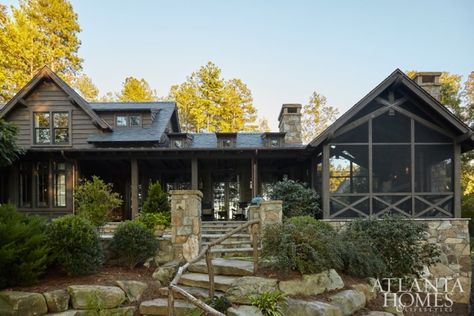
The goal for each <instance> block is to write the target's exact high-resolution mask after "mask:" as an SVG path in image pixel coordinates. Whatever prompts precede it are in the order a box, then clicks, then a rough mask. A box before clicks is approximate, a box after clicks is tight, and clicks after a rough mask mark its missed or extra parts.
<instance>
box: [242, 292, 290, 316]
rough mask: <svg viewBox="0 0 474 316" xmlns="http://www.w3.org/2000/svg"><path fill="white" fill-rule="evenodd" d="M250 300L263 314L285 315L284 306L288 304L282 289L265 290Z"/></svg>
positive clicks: (267, 315) (268, 315)
mask: <svg viewBox="0 0 474 316" xmlns="http://www.w3.org/2000/svg"><path fill="white" fill-rule="evenodd" d="M250 300H251V303H252V305H253V306H256V307H257V308H258V309H259V310H260V311H261V312H262V314H263V316H283V309H282V307H283V306H284V305H286V299H285V296H284V295H283V293H281V292H280V291H272V292H263V293H261V294H259V295H257V296H253V297H251V298H250Z"/></svg>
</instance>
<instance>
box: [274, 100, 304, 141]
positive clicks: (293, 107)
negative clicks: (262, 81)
mask: <svg viewBox="0 0 474 316" xmlns="http://www.w3.org/2000/svg"><path fill="white" fill-rule="evenodd" d="M278 121H279V124H278V128H279V129H280V132H282V133H285V144H290V145H301V144H302V143H303V135H302V130H301V104H283V105H282V107H281V111H280V115H279V116H278Z"/></svg>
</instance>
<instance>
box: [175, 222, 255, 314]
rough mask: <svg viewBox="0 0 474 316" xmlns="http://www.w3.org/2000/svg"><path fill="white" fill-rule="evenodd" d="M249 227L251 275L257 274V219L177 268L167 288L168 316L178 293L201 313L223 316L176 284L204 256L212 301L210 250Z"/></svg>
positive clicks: (220, 239) (207, 247)
mask: <svg viewBox="0 0 474 316" xmlns="http://www.w3.org/2000/svg"><path fill="white" fill-rule="evenodd" d="M249 226H251V234H252V247H253V273H254V275H255V274H256V273H257V270H258V233H259V226H260V220H259V219H254V220H250V221H248V222H246V223H245V224H242V225H240V226H238V227H236V228H234V229H232V230H231V231H230V232H228V233H226V234H225V235H224V236H222V237H220V238H218V239H216V240H214V241H212V242H210V243H209V244H208V245H206V246H205V247H204V248H203V249H202V250H201V252H200V253H199V254H198V255H197V256H196V257H195V258H194V259H192V260H191V261H189V262H187V263H186V264H184V265H183V266H181V267H179V269H178V272H177V273H176V275H175V277H174V278H173V280H172V281H171V283H170V284H169V286H168V315H169V316H174V293H175V292H176V293H179V294H181V295H182V296H183V297H184V298H185V299H186V300H188V301H189V302H190V303H192V304H194V305H196V306H197V307H199V308H201V309H202V310H203V311H205V312H206V313H207V315H211V316H225V315H224V314H222V313H221V312H219V311H217V310H215V309H214V308H212V307H211V306H209V305H207V304H206V303H204V302H203V301H201V300H200V299H198V298H196V297H194V296H193V295H191V294H190V293H188V292H186V291H185V290H184V289H183V288H181V287H179V286H178V282H179V280H180V279H181V277H182V275H183V273H184V272H185V271H186V270H187V269H188V268H189V266H190V265H192V264H193V263H196V262H198V261H199V260H201V259H202V258H203V257H204V256H205V257H206V266H207V273H208V275H209V298H210V299H213V298H214V292H215V285H214V267H213V265H212V252H211V248H212V247H214V246H217V245H219V244H221V243H222V242H223V241H225V240H226V239H228V238H230V237H232V235H235V234H236V233H238V232H240V231H241V230H243V229H245V228H248V227H249Z"/></svg>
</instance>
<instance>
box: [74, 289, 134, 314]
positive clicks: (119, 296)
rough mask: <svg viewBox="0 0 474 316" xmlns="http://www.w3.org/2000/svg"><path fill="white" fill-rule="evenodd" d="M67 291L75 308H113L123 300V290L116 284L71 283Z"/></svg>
mask: <svg viewBox="0 0 474 316" xmlns="http://www.w3.org/2000/svg"><path fill="white" fill-rule="evenodd" d="M67 291H68V293H69V295H71V303H72V306H73V307H74V308H75V309H91V308H94V306H96V305H98V306H100V307H102V308H115V307H118V306H119V305H120V304H122V303H123V302H124V301H125V292H124V291H122V290H121V289H120V288H119V287H116V286H102V285H71V286H69V287H68V288H67Z"/></svg>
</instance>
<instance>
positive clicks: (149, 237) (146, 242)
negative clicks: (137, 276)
mask: <svg viewBox="0 0 474 316" xmlns="http://www.w3.org/2000/svg"><path fill="white" fill-rule="evenodd" d="M110 249H111V250H112V252H113V253H115V254H116V255H118V256H119V257H120V258H123V259H124V260H125V262H126V264H127V266H128V267H129V268H130V269H133V268H135V266H136V265H137V264H139V263H140V262H143V261H144V260H146V259H148V258H150V257H152V256H154V255H155V254H156V251H157V250H158V241H157V240H156V239H155V236H154V235H153V233H152V232H151V231H150V230H149V229H148V228H146V227H145V225H143V224H142V223H140V222H138V221H125V222H123V223H121V224H120V225H119V226H118V227H117V231H116V232H115V234H114V238H113V239H112V243H111V244H110Z"/></svg>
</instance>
